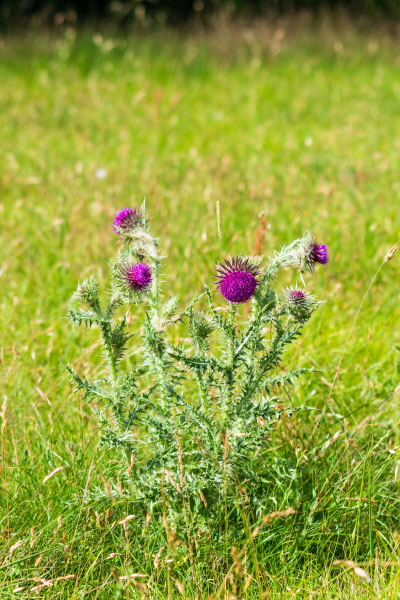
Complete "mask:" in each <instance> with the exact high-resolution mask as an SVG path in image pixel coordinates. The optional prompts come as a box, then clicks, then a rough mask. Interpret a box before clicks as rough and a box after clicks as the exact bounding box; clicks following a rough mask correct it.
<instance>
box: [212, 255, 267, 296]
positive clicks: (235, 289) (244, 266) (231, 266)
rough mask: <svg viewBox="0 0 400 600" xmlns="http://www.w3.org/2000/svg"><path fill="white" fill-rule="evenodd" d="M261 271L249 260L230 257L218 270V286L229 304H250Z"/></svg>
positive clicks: (220, 264)
mask: <svg viewBox="0 0 400 600" xmlns="http://www.w3.org/2000/svg"><path fill="white" fill-rule="evenodd" d="M258 275H259V269H258V267H257V265H255V264H254V263H252V262H251V261H250V259H249V258H242V257H241V256H236V257H234V258H232V257H228V258H226V259H225V260H224V262H223V263H219V264H218V265H217V268H216V285H217V286H218V287H219V289H220V291H221V294H222V295H223V297H224V298H225V300H227V301H228V302H231V303H233V304H240V303H243V302H248V301H249V300H250V298H251V297H252V296H254V292H255V291H256V289H257V286H258V284H259V281H258V279H257V277H258Z"/></svg>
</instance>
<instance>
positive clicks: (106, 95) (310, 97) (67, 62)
mask: <svg viewBox="0 0 400 600" xmlns="http://www.w3.org/2000/svg"><path fill="white" fill-rule="evenodd" d="M397 42H398V39H397V38H396V37H393V36H391V35H389V34H388V33H385V31H384V29H381V28H378V27H375V28H374V29H373V30H364V31H359V30H358V31H357V30H356V29H355V28H354V27H353V26H351V25H350V24H348V23H347V22H340V23H337V22H336V24H335V23H333V22H332V21H330V22H325V21H324V20H321V21H319V23H318V26H316V25H315V23H314V24H313V23H312V22H309V21H308V20H307V19H300V18H299V19H289V20H285V19H280V20H275V21H274V22H273V24H272V23H267V22H266V21H263V20H260V21H253V22H252V23H249V22H247V23H238V22H236V23H232V22H227V21H225V20H222V19H221V20H220V21H216V22H215V23H214V26H213V27H211V28H210V30H209V31H207V32H206V31H202V30H196V31H193V30H191V29H190V28H188V29H186V30H184V31H181V32H177V31H172V30H167V29H158V30H155V31H153V32H152V33H151V35H149V33H143V32H138V31H136V32H135V31H131V32H130V33H129V34H125V35H111V34H110V33H107V32H106V31H102V32H96V33H94V32H93V31H88V30H85V31H80V32H77V31H76V30H75V29H72V28H68V27H66V28H65V29H63V30H60V31H58V33H57V34H56V33H49V32H46V31H36V32H24V33H22V32H21V33H20V34H19V35H12V36H11V35H3V36H2V37H1V38H0V148H1V157H2V160H1V161H0V189H1V196H0V211H1V222H2V232H1V242H0V243H1V253H0V256H1V259H0V274H1V279H0V285H1V296H0V309H1V310H0V323H1V326H0V328H1V329H0V330H1V350H0V361H1V367H2V369H1V378H2V384H1V387H2V394H1V404H2V410H1V415H2V421H1V471H0V486H1V487H0V574H1V575H0V581H1V583H0V597H1V598H2V599H3V598H4V599H5V600H6V599H9V598H10V599H11V598H17V597H18V598H31V597H32V596H33V597H35V595H36V593H37V594H38V595H39V596H40V597H44V598H62V599H64V598H74V599H75V598H76V599H78V598H136V597H138V598H139V597H142V596H144V595H146V594H147V597H151V598H175V597H188V598H208V597H210V598H211V597H213V598H234V597H237V598H260V597H262V596H263V595H265V596H263V597H265V598H269V597H271V598H277V597H279V598H360V597H363V598H364V597H366V598H382V599H383V598H384V599H385V600H386V599H389V598H390V599H395V598H399V597H400V584H399V576H400V560H399V539H398V527H399V508H400V503H399V494H398V492H399V483H398V480H399V460H400V455H399V446H398V443H399V410H398V403H399V398H400V393H399V388H398V386H399V384H400V381H399V373H400V366H399V358H400V354H399V350H400V347H399V331H398V322H399V317H400V309H399V298H400V293H399V277H398V273H399V255H396V254H395V255H394V256H393V259H392V260H390V261H388V262H385V256H386V255H387V252H388V251H389V249H390V248H391V247H393V245H394V244H396V243H397V242H398V239H399V225H400V216H399V192H400V178H399V167H400V164H399V156H400V138H399V136H398V132H399V131H400V112H399V101H400V79H399V67H400V59H399V55H398V44H397ZM143 197H146V202H147V207H148V211H149V213H150V214H151V216H152V229H153V232H155V233H156V235H158V236H159V238H160V245H161V248H162V251H163V252H164V254H165V255H166V256H167V257H168V258H167V260H166V264H165V272H164V280H165V290H166V291H167V292H168V293H170V294H177V295H178V296H179V300H180V303H181V306H183V305H185V304H186V303H187V301H189V300H190V299H191V298H192V296H193V295H194V294H195V293H197V292H198V291H201V289H202V286H203V284H204V282H206V281H207V282H208V283H210V281H211V278H212V275H213V269H214V265H215V263H216V261H218V260H219V259H220V257H221V256H223V255H226V254H228V253H230V254H237V253H241V254H244V255H246V254H255V253H262V254H265V255H268V254H270V253H271V252H272V251H273V249H275V248H279V247H280V246H281V245H282V244H283V243H286V242H289V241H291V240H292V239H294V238H296V237H298V236H300V235H301V234H302V233H303V231H304V230H306V229H311V230H312V231H313V232H314V233H315V235H316V237H317V239H318V241H320V242H321V243H327V244H328V245H329V248H330V256H331V261H330V263H329V265H328V267H327V268H324V269H319V272H318V276H317V277H315V278H313V279H311V278H308V279H307V284H308V287H309V288H310V289H311V290H312V292H313V293H315V295H317V296H318V297H319V298H320V299H322V300H324V305H323V306H322V308H321V309H320V310H319V311H318V313H317V314H316V315H315V316H314V317H313V319H312V322H311V325H310V326H309V328H308V329H307V332H306V334H305V335H304V336H303V337H302V339H301V341H300V343H299V344H298V345H297V346H296V349H295V350H293V352H292V353H291V355H290V356H287V358H286V364H287V365H288V366H290V365H292V366H293V365H296V366H314V367H315V368H316V369H318V370H319V372H318V373H316V374H314V375H312V376H309V377H308V378H307V379H304V380H302V381H300V382H299V383H297V384H296V386H295V388H294V389H293V390H291V391H290V395H291V401H292V402H293V403H294V405H296V406H297V405H298V406H300V405H302V404H306V405H308V406H313V407H315V409H316V410H315V411H312V412H310V413H299V414H298V415H296V416H295V417H294V418H293V419H292V420H291V421H289V420H283V421H282V422H281V423H280V424H279V426H278V427H277V429H276V432H275V434H274V436H273V444H272V449H271V461H276V460H282V459H284V460H286V461H287V462H288V464H290V465H291V466H292V470H291V472H292V474H293V476H292V479H291V480H289V479H286V480H285V481H286V483H285V484H284V485H280V486H277V487H276V489H275V490H274V491H273V493H271V504H270V506H268V507H266V513H267V512H270V511H271V510H276V509H278V510H282V509H284V508H285V506H286V505H287V499H288V497H289V495H290V494H292V492H293V490H294V491H295V495H296V497H297V499H298V503H297V505H296V506H295V507H294V508H296V509H297V510H298V511H300V512H301V513H302V514H303V516H304V518H303V519H302V521H301V524H300V525H298V526H295V525H294V524H293V523H294V522H293V520H291V519H282V520H279V521H274V522H273V523H271V524H270V525H269V526H268V528H266V531H265V534H264V535H263V536H260V538H261V539H258V538H257V540H256V545H255V546H253V548H254V552H253V556H252V559H251V565H252V566H251V569H252V570H251V572H250V574H251V576H252V577H253V579H251V580H249V584H248V585H247V588H246V583H245V582H244V581H243V578H242V577H241V575H240V569H239V567H238V566H237V564H236V563H235V560H234V554H233V555H232V552H231V551H229V552H228V553H226V555H225V556H224V557H223V558H222V559H221V560H219V561H218V560H217V561H216V563H217V567H215V564H214V565H213V566H211V563H210V561H209V557H203V558H202V557H201V556H200V557H199V558H198V561H197V563H196V573H197V578H196V581H195V582H193V581H191V580H190V578H189V575H188V573H189V569H188V565H187V564H186V563H185V562H184V561H183V560H181V561H180V562H179V561H177V560H176V557H175V555H174V553H173V552H171V553H168V552H169V551H168V549H164V551H163V553H162V554H161V555H160V557H159V560H158V562H157V560H156V562H157V566H156V565H155V556H157V552H158V551H159V550H160V548H161V545H162V541H160V540H157V539H148V538H146V531H145V528H143V524H141V525H140V526H139V525H137V524H136V523H135V522H134V520H132V521H131V522H129V523H127V524H125V525H119V524H118V523H119V521H120V520H123V518H124V516H126V515H129V514H130V505H129V500H126V501H124V502H121V501H118V502H117V503H114V502H113V501H112V499H111V498H109V497H108V496H107V494H106V493H104V494H103V498H102V500H91V499H90V494H89V496H88V498H85V497H84V495H85V492H84V490H85V486H87V487H88V488H89V489H90V487H93V488H96V489H102V490H106V488H107V479H106V477H105V475H104V473H106V472H107V469H108V463H109V462H110V461H112V457H110V455H105V454H102V453H100V452H99V451H98V448H97V425H96V421H95V419H94V417H93V415H92V414H91V413H90V411H89V409H88V407H86V406H84V405H83V403H82V401H81V398H80V397H79V396H77V395H73V393H72V389H71V386H70V383H69V379H68V376H67V375H66V373H65V371H64V368H63V366H62V364H61V363H60V359H61V360H63V361H65V362H67V361H69V362H71V363H73V364H74V365H75V366H76V368H77V369H78V370H79V371H80V372H81V373H85V372H87V373H88V374H89V373H90V372H93V367H91V366H90V365H92V364H93V361H95V362H97V364H98V363H99V345H98V341H97V338H96V336H95V335H94V334H93V335H92V334H91V332H89V333H88V332H86V331H85V332H80V331H78V330H71V328H70V325H69V323H68V322H67V321H66V320H65V319H64V318H63V317H64V315H65V314H66V312H67V310H68V306H69V298H70V296H71V294H72V292H73V291H74V290H75V288H76V283H77V281H78V280H82V279H83V278H84V277H85V276H87V275H89V274H91V273H95V274H96V275H97V277H98V278H99V279H100V281H101V282H103V283H104V284H105V282H106V278H107V276H108V262H110V261H111V260H112V258H113V256H114V254H115V250H116V240H115V236H114V235H113V233H112V230H111V221H112V218H113V215H114V213H115V211H116V210H117V209H118V208H121V207H123V206H130V205H136V204H138V203H141V202H142V199H143ZM217 203H219V211H220V230H221V236H220V235H219V231H218V226H217V206H218V205H217ZM292 281H293V280H292ZM283 283H284V282H283V281H282V285H283ZM396 388H397V391H396ZM59 467H62V468H63V469H62V470H60V471H58V472H57V473H56V474H55V475H54V476H53V477H52V478H51V479H49V480H48V481H46V482H45V483H43V480H44V478H45V477H46V476H47V475H48V474H50V473H52V472H53V471H54V470H55V469H57V468H59ZM295 473H297V474H298V475H295ZM285 486H286V487H285ZM289 491H290V494H289ZM244 539H245V538H244ZM242 543H244V542H243V539H242V538H241V537H240V532H238V542H237V546H238V548H239V549H240V547H241V544H242ZM210 545H212V541H210ZM242 558H243V557H242ZM166 559H167V560H166ZM337 560H345V561H346V560H347V561H354V565H358V568H362V569H364V571H363V573H361V572H358V573H357V570H356V571H354V565H353V566H352V564H351V563H347V564H342V565H338V564H335V561H337ZM235 565H236V566H235ZM249 568H250V567H249ZM235 569H236V570H235ZM132 573H136V574H140V575H145V577H142V578H141V577H136V578H129V575H130V574H132ZM366 575H368V579H367V578H366ZM66 576H70V578H67V579H58V578H63V577H66ZM121 577H127V579H121ZM57 579H58V580H57ZM232 580H233V581H232ZM253 580H254V585H253ZM46 582H47V583H46ZM49 582H52V585H50V584H49ZM144 584H145V586H146V590H145V588H144ZM35 588H39V589H37V591H35ZM32 590H33V591H32Z"/></svg>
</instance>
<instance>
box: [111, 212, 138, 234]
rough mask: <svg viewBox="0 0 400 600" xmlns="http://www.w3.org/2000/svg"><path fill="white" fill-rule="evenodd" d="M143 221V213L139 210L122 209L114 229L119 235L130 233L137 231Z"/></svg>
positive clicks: (117, 216) (115, 221)
mask: <svg viewBox="0 0 400 600" xmlns="http://www.w3.org/2000/svg"><path fill="white" fill-rule="evenodd" d="M141 220H142V211H141V210H140V209H139V208H122V209H121V210H119V211H118V212H117V214H116V215H115V218H114V222H113V229H114V232H115V233H116V234H117V235H123V234H124V233H125V234H126V233H129V232H130V231H132V230H133V229H135V228H136V227H137V226H138V225H139V224H140V223H141Z"/></svg>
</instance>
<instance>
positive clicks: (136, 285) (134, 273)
mask: <svg viewBox="0 0 400 600" xmlns="http://www.w3.org/2000/svg"><path fill="white" fill-rule="evenodd" d="M123 277H124V279H125V281H126V283H127V284H128V286H129V287H130V289H131V290H134V291H143V290H146V289H147V288H148V287H149V285H150V283H151V280H152V275H151V269H150V267H149V265H146V264H145V263H137V264H130V265H127V266H126V267H125V268H124V270H123Z"/></svg>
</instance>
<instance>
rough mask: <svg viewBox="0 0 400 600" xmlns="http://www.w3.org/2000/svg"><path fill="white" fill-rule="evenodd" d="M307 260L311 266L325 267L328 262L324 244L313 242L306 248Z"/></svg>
mask: <svg viewBox="0 0 400 600" xmlns="http://www.w3.org/2000/svg"><path fill="white" fill-rule="evenodd" d="M308 252H309V254H308V260H309V262H310V263H311V264H313V265H315V263H320V264H321V265H326V263H327V262H328V246H325V244H316V243H315V242H313V243H312V244H310V246H309V248H308Z"/></svg>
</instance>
